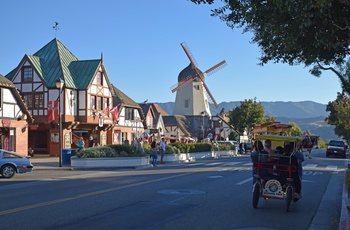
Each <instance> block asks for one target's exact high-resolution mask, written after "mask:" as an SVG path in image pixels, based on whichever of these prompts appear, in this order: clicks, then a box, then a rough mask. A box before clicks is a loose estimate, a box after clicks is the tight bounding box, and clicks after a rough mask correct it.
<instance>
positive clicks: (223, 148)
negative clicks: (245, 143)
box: [218, 144, 235, 151]
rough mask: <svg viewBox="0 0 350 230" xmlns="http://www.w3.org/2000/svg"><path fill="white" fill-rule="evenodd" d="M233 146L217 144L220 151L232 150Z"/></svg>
mask: <svg viewBox="0 0 350 230" xmlns="http://www.w3.org/2000/svg"><path fill="white" fill-rule="evenodd" d="M232 147H233V149H232ZM234 148H235V146H229V145H226V144H219V145H218V149H219V150H220V151H222V150H234Z"/></svg>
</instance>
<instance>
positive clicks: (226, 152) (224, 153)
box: [216, 150, 235, 157]
mask: <svg viewBox="0 0 350 230" xmlns="http://www.w3.org/2000/svg"><path fill="white" fill-rule="evenodd" d="M234 155H235V154H234V151H233V150H223V151H217V152H216V156H217V157H221V156H229V157H232V156H234Z"/></svg>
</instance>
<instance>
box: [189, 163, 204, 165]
mask: <svg viewBox="0 0 350 230" xmlns="http://www.w3.org/2000/svg"><path fill="white" fill-rule="evenodd" d="M186 165H187V166H196V165H204V163H191V164H186Z"/></svg>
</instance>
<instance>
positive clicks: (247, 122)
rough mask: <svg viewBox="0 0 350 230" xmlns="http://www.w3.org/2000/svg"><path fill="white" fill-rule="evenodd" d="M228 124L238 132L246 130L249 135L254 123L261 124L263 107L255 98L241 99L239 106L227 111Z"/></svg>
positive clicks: (249, 135)
mask: <svg viewBox="0 0 350 230" xmlns="http://www.w3.org/2000/svg"><path fill="white" fill-rule="evenodd" d="M229 118H230V124H231V125H233V127H235V128H236V130H237V131H238V132H240V133H243V132H244V131H247V135H248V137H251V135H252V131H253V128H254V124H261V123H262V121H263V119H264V107H263V106H262V105H261V103H260V102H259V103H258V102H257V101H256V99H255V98H254V99H249V100H247V99H246V100H244V101H241V104H240V106H237V107H236V108H234V109H233V110H231V111H229Z"/></svg>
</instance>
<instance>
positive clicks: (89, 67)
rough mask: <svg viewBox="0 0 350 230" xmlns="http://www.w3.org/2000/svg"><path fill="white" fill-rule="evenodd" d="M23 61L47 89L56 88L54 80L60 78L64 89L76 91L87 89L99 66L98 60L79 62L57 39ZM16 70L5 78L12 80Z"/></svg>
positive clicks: (25, 57) (99, 61)
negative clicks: (27, 61)
mask: <svg viewBox="0 0 350 230" xmlns="http://www.w3.org/2000/svg"><path fill="white" fill-rule="evenodd" d="M23 59H28V60H29V61H30V62H31V63H32V65H33V67H34V68H35V69H36V71H37V72H38V74H39V75H40V76H41V77H42V79H43V81H44V82H45V84H46V85H47V87H56V86H55V82H56V80H57V79H59V78H62V79H63V80H64V82H65V84H66V85H65V86H66V87H68V88H76V89H87V88H88V86H89V85H90V82H91V80H92V78H93V76H94V74H95V72H96V71H97V68H98V67H99V65H100V64H101V60H100V59H97V60H84V61H79V60H78V58H77V57H75V56H74V55H73V54H72V53H71V52H70V51H69V50H68V49H67V48H66V47H65V46H64V45H63V44H62V43H61V42H60V41H59V40H58V39H57V38H54V39H53V40H52V41H50V42H49V43H48V44H46V45H45V46H44V47H42V48H41V49H40V50H39V51H37V52H36V53H35V54H33V55H25V56H24V58H23ZM17 68H18V67H17ZM17 68H16V69H14V70H13V71H11V72H10V73H9V74H7V75H6V78H8V79H10V80H12V78H13V77H14V74H15V73H16V72H17Z"/></svg>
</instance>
